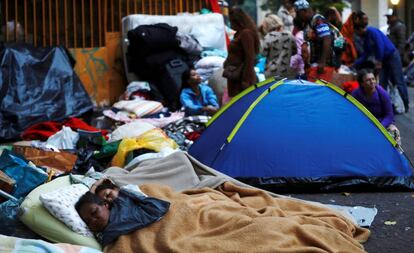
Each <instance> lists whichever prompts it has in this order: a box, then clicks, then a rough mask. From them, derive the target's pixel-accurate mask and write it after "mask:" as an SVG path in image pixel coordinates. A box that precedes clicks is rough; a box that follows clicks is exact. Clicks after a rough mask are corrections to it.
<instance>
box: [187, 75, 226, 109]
mask: <svg viewBox="0 0 414 253" xmlns="http://www.w3.org/2000/svg"><path fill="white" fill-rule="evenodd" d="M181 80H182V85H183V90H182V91H181V95H180V101H181V104H182V106H184V108H185V114H186V115H213V114H214V113H216V112H217V110H218V108H219V105H218V102H217V97H216V95H215V94H214V92H213V90H212V89H211V88H210V86H208V85H206V84H201V78H200V76H199V75H198V73H197V72H196V71H195V70H194V69H190V70H187V71H185V72H184V73H183V74H182V77H181Z"/></svg>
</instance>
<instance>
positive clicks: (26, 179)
mask: <svg viewBox="0 0 414 253" xmlns="http://www.w3.org/2000/svg"><path fill="white" fill-rule="evenodd" d="M0 170H1V171H2V172H4V173H5V174H7V175H8V176H9V177H11V178H13V179H14V180H15V181H16V184H15V186H14V189H13V192H12V193H11V195H13V196H14V197H16V198H21V197H25V196H26V195H27V194H28V193H29V192H30V191H32V190H33V189H34V188H36V187H37V186H38V185H40V184H43V183H44V182H45V181H46V180H47V178H48V174H47V173H46V172H44V171H43V170H41V169H40V168H37V167H35V166H31V165H29V164H28V163H27V161H26V160H25V159H23V158H21V157H19V156H18V155H16V154H13V153H12V152H11V151H9V150H4V151H3V153H2V154H1V156H0Z"/></svg>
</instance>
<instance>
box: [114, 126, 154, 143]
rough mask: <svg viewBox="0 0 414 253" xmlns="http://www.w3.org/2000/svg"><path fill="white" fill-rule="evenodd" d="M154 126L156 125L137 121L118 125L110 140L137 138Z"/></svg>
mask: <svg viewBox="0 0 414 253" xmlns="http://www.w3.org/2000/svg"><path fill="white" fill-rule="evenodd" d="M154 128H155V126H153V125H152V124H150V123H147V122H140V121H135V122H131V123H127V124H125V125H122V126H120V127H118V128H117V129H115V131H113V132H112V134H111V138H110V141H118V140H122V139H125V138H137V137H139V136H140V135H142V134H144V133H146V132H147V131H149V130H152V129H154Z"/></svg>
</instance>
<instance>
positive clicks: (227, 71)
mask: <svg viewBox="0 0 414 253" xmlns="http://www.w3.org/2000/svg"><path fill="white" fill-rule="evenodd" d="M242 71H243V64H242V65H240V66H235V65H227V66H224V69H223V77H225V78H227V79H230V80H240V79H241V76H242Z"/></svg>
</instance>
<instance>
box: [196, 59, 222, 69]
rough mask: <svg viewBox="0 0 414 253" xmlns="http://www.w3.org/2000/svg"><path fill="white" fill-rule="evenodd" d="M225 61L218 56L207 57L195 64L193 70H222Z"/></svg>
mask: <svg viewBox="0 0 414 253" xmlns="http://www.w3.org/2000/svg"><path fill="white" fill-rule="evenodd" d="M225 60H226V59H225V58H223V57H220V56H207V57H204V58H201V60H199V61H198V62H197V63H196V64H195V66H194V67H195V68H196V69H198V68H203V69H205V68H222V67H223V64H224V61H225Z"/></svg>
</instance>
